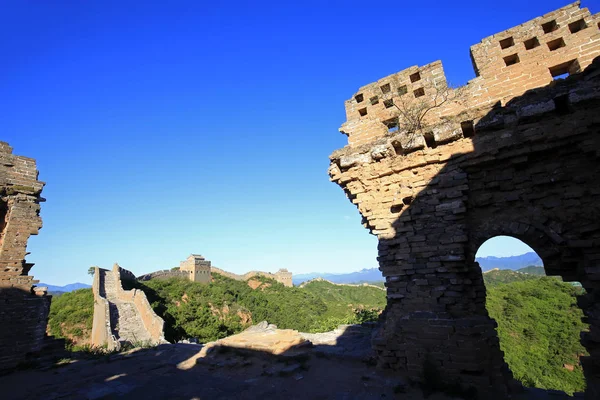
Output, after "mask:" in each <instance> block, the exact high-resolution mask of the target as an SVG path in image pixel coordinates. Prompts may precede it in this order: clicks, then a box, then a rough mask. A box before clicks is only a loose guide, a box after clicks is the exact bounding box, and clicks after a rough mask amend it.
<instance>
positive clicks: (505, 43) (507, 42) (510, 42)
mask: <svg viewBox="0 0 600 400" xmlns="http://www.w3.org/2000/svg"><path fill="white" fill-rule="evenodd" d="M514 45H515V41H514V39H513V37H512V36H511V37H509V38H506V39H502V40H501V41H500V48H501V49H508V48H509V47H512V46H514Z"/></svg>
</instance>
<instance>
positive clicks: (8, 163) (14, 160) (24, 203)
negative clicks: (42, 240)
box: [0, 142, 51, 370]
mask: <svg viewBox="0 0 600 400" xmlns="http://www.w3.org/2000/svg"><path fill="white" fill-rule="evenodd" d="M37 177H38V172H37V169H36V164H35V160H33V159H31V158H27V157H21V156H15V155H13V154H12V148H11V147H10V146H9V145H8V144H7V143H4V142H0V304H1V306H0V370H5V369H9V368H13V367H14V366H15V365H17V364H18V363H20V362H23V361H25V359H26V358H27V356H29V355H34V354H35V353H37V352H39V351H40V350H41V349H42V345H43V341H44V337H45V333H46V324H47V320H48V312H49V307H50V299H51V296H47V295H46V293H45V291H44V290H37V291H36V290H35V289H34V288H33V285H34V284H36V283H38V281H36V280H34V279H33V276H31V275H28V273H29V271H30V270H31V268H32V267H33V264H31V263H27V262H26V261H25V256H26V254H27V241H28V240H29V236H30V235H37V233H38V230H39V229H40V228H41V227H42V220H41V218H40V216H39V212H40V202H42V201H43V199H42V197H41V196H40V195H41V192H42V188H43V187H44V183H43V182H40V181H38V180H37Z"/></svg>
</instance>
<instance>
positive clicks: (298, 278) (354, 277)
mask: <svg viewBox="0 0 600 400" xmlns="http://www.w3.org/2000/svg"><path fill="white" fill-rule="evenodd" d="M476 260H477V262H478V263H479V266H480V267H481V269H482V271H483V272H486V271H489V270H492V269H494V268H498V269H510V270H513V271H516V270H518V269H520V268H524V267H528V266H530V265H536V266H541V265H543V263H542V259H541V258H539V257H538V255H537V254H535V253H534V252H529V253H525V254H521V255H520V256H511V257H491V256H490V257H477V258H476ZM315 278H323V279H326V280H328V281H330V282H333V283H362V282H383V281H385V279H384V278H383V275H381V272H380V271H379V270H378V269H377V268H369V269H362V270H360V271H356V272H349V273H346V274H331V273H319V272H311V273H308V274H297V275H293V276H292V282H293V283H294V285H299V284H301V283H302V282H306V281H309V280H311V279H315ZM37 286H47V287H48V291H49V292H53V293H57V292H72V291H73V290H77V289H84V288H90V287H91V286H90V285H87V284H85V283H71V284H69V285H65V286H55V285H48V284H46V283H40V284H38V285H37Z"/></svg>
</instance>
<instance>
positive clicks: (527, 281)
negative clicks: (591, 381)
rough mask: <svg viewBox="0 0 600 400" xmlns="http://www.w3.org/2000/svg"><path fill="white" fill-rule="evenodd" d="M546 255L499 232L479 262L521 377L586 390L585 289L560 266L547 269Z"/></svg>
mask: <svg viewBox="0 0 600 400" xmlns="http://www.w3.org/2000/svg"><path fill="white" fill-rule="evenodd" d="M540 254H544V251H543V250H541V251H540V253H538V252H537V251H536V250H534V248H532V247H530V246H529V245H528V244H526V243H525V242H523V241H522V240H519V239H517V238H515V237H512V236H494V237H492V238H489V239H488V240H486V241H484V242H483V243H482V244H481V245H480V246H479V247H478V249H477V251H476V253H475V256H474V261H475V265H478V266H479V267H480V268H481V272H482V278H483V279H482V281H483V284H484V285H485V292H486V301H485V304H486V309H487V312H488V314H489V316H490V317H491V318H493V319H494V320H495V321H496V323H497V327H496V332H497V334H498V338H499V342H500V348H501V350H502V352H503V353H504V360H505V362H506V363H507V364H508V366H509V368H510V369H511V371H512V373H513V376H514V377H515V379H517V380H518V381H520V382H521V383H522V384H523V385H524V386H527V387H535V388H541V389H554V390H561V391H564V392H566V393H568V394H573V393H575V392H583V391H584V390H585V378H584V373H583V368H582V365H581V361H580V360H581V358H582V357H585V356H587V355H588V354H587V351H586V349H585V348H584V347H583V345H582V344H581V342H580V335H581V332H582V331H584V332H585V331H588V330H589V326H588V325H587V324H586V323H584V322H583V321H582V319H583V318H584V315H583V311H582V310H581V309H580V308H579V307H578V303H577V300H578V298H579V297H580V296H582V295H584V294H585V290H584V289H583V288H582V286H581V284H580V283H579V282H567V281H564V280H563V278H562V277H561V276H556V274H555V272H556V271H558V270H559V268H557V267H556V266H555V265H554V266H553V268H550V269H547V268H546V265H545V260H544V259H543V258H542V257H540ZM547 254H552V252H547ZM552 275H554V276H552Z"/></svg>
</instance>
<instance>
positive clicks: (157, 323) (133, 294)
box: [112, 264, 165, 344]
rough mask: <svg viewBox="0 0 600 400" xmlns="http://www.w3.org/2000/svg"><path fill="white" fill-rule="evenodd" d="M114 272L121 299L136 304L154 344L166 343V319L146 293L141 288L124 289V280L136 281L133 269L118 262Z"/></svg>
mask: <svg viewBox="0 0 600 400" xmlns="http://www.w3.org/2000/svg"><path fill="white" fill-rule="evenodd" d="M112 273H113V276H114V277H115V280H116V289H117V297H118V298H119V299H120V300H123V301H128V302H132V303H133V304H134V306H135V309H136V312H137V314H138V315H139V316H140V317H141V319H142V322H143V324H144V328H145V329H146V331H147V332H148V333H149V334H150V336H151V338H152V342H153V343H154V344H158V343H164V342H165V334H164V325H165V321H164V320H163V319H162V318H161V317H159V316H158V315H157V314H156V313H155V312H154V310H153V309H152V307H151V306H150V302H149V301H148V298H147V297H146V294H145V293H144V292H143V291H142V290H139V289H132V290H124V289H123V281H124V280H129V281H135V280H136V278H135V275H134V274H133V273H132V272H131V271H128V270H126V269H124V268H121V267H120V266H119V265H118V264H115V265H114V266H113V269H112Z"/></svg>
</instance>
